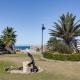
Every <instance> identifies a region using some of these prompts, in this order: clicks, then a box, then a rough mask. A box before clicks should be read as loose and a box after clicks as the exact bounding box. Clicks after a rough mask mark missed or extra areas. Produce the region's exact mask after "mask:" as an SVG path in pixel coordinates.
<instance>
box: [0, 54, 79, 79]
mask: <svg viewBox="0 0 80 80" xmlns="http://www.w3.org/2000/svg"><path fill="white" fill-rule="evenodd" d="M34 57H35V60H36V65H38V66H40V67H41V68H43V69H44V71H43V72H41V73H34V74H10V73H7V72H5V70H4V69H5V68H6V67H8V66H11V65H13V66H14V67H16V66H17V67H18V66H21V65H22V64H21V63H22V62H23V61H25V60H29V58H28V57H26V55H24V54H13V55H3V56H0V80H80V63H79V62H71V61H52V60H51V61H43V60H41V59H40V55H39V54H37V55H36V54H35V55H34Z"/></svg>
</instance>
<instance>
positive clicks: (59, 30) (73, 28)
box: [50, 12, 80, 46]
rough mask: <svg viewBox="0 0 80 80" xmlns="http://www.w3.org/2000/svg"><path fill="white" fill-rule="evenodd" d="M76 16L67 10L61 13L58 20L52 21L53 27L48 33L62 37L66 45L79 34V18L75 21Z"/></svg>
mask: <svg viewBox="0 0 80 80" xmlns="http://www.w3.org/2000/svg"><path fill="white" fill-rule="evenodd" d="M75 19H76V16H74V15H73V14H72V13H71V14H70V13H69V12H68V13H67V14H63V15H62V16H61V17H60V19H59V20H58V22H55V23H54V26H53V29H50V35H51V36H53V37H58V38H60V39H62V40H63V41H64V42H65V43H66V44H67V45H68V46H70V45H71V42H73V41H74V40H75V38H76V37H77V36H80V24H79V20H78V21H77V22H75Z"/></svg>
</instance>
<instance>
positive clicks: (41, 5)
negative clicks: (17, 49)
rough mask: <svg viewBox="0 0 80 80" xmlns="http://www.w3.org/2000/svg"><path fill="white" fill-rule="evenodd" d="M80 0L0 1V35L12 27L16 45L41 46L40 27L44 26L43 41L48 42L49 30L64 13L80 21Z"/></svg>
mask: <svg viewBox="0 0 80 80" xmlns="http://www.w3.org/2000/svg"><path fill="white" fill-rule="evenodd" d="M79 3H80V0H77V1H76V0H74V1H73V0H70V1H65V0H1V1H0V34H1V32H2V30H3V29H4V28H5V27H6V26H9V27H13V28H14V30H15V31H16V34H17V41H16V45H27V44H29V45H41V27H42V24H44V26H45V28H46V29H45V30H44V41H43V43H44V44H46V43H47V41H48V40H49V37H50V35H49V34H48V33H49V30H48V29H51V28H52V25H53V22H57V20H58V19H59V17H60V16H61V15H62V14H63V13H64V14H65V13H67V12H70V13H73V14H74V15H76V20H78V19H80V14H79V13H80V8H79V6H80V4H79Z"/></svg>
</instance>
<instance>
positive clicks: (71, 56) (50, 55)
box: [43, 52, 80, 61]
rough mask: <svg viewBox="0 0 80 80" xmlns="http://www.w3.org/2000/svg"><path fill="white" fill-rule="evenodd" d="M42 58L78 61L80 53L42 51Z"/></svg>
mask: <svg viewBox="0 0 80 80" xmlns="http://www.w3.org/2000/svg"><path fill="white" fill-rule="evenodd" d="M43 56H44V58H47V59H53V60H61V61H80V54H54V53H49V52H44V54H43Z"/></svg>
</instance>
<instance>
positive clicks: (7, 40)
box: [1, 27, 16, 51]
mask: <svg viewBox="0 0 80 80" xmlns="http://www.w3.org/2000/svg"><path fill="white" fill-rule="evenodd" d="M15 32H16V31H14V28H12V27H7V28H5V29H4V30H3V35H2V36H1V38H2V41H3V43H4V45H5V48H6V49H7V50H9V51H10V50H13V46H14V45H15V42H16V34H15Z"/></svg>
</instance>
